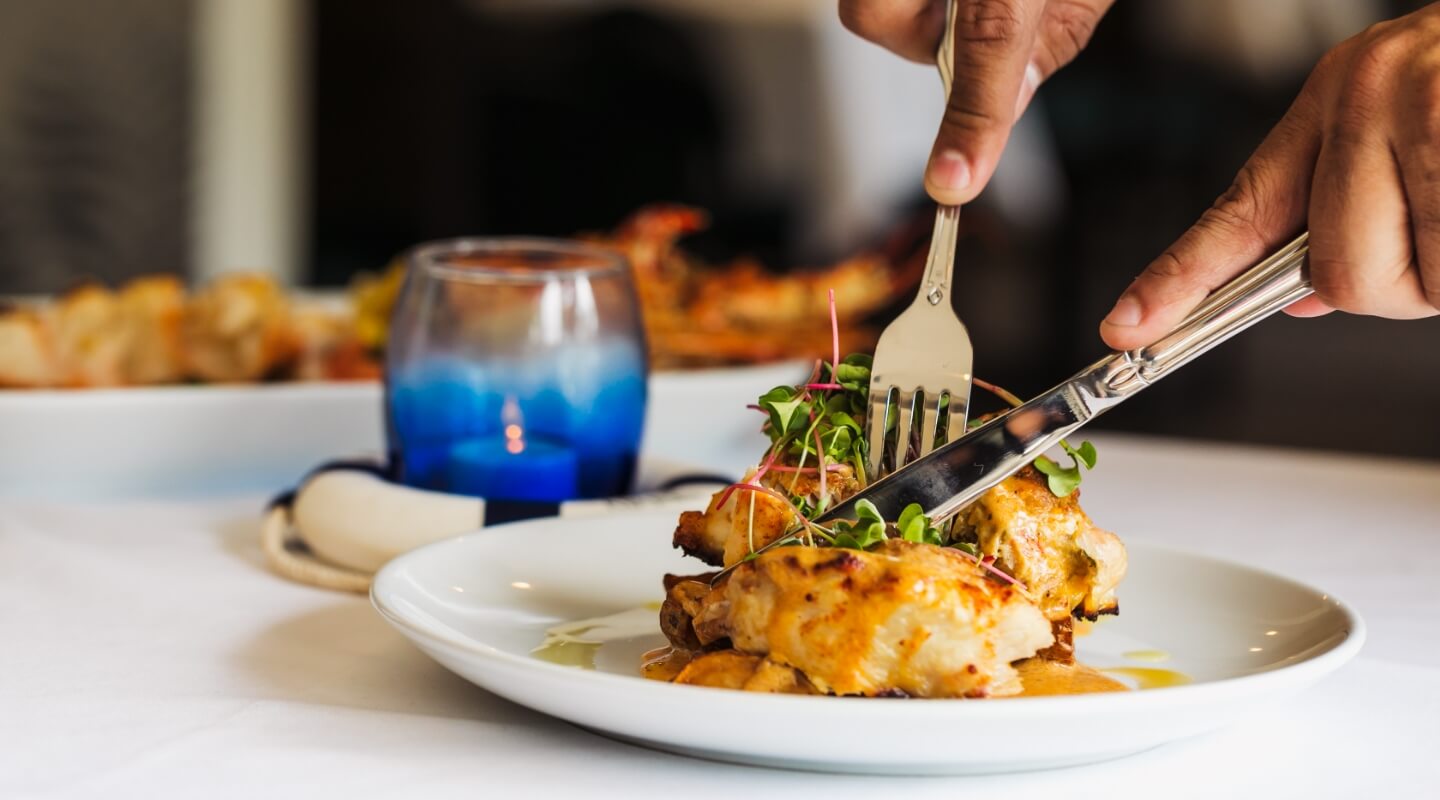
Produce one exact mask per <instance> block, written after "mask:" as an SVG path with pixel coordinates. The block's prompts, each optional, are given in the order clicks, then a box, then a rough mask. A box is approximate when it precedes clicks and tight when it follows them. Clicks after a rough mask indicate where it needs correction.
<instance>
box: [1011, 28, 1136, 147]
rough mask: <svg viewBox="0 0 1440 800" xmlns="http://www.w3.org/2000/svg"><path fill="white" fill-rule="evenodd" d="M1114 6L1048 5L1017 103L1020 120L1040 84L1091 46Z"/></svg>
mask: <svg viewBox="0 0 1440 800" xmlns="http://www.w3.org/2000/svg"><path fill="white" fill-rule="evenodd" d="M1114 4H1115V0H1052V2H1050V3H1047V4H1046V5H1045V11H1044V13H1043V14H1042V15H1041V18H1040V30H1039V33H1038V34H1037V35H1036V37H1035V50H1034V52H1033V53H1031V55H1030V63H1029V65H1028V66H1027V67H1026V68H1025V79H1024V81H1023V82H1022V83H1021V84H1020V97H1019V98H1018V99H1017V101H1016V103H1015V116H1016V118H1017V119H1018V118H1019V117H1020V115H1021V114H1023V113H1025V109H1026V108H1027V107H1029V105H1030V101H1031V100H1032V99H1034V97H1035V91H1036V90H1037V89H1039V88H1040V84H1042V83H1044V82H1045V81H1047V80H1049V79H1050V76H1051V75H1054V74H1055V73H1056V72H1058V71H1060V68H1061V67H1063V66H1065V65H1066V64H1069V63H1070V62H1071V61H1074V60H1075V57H1076V56H1078V55H1080V51H1081V50H1084V49H1085V47H1086V46H1087V45H1089V44H1090V37H1091V36H1093V35H1094V33H1095V26H1096V25H1098V24H1100V19H1101V17H1104V16H1105V12H1107V11H1109V10H1110V6H1112V5H1114Z"/></svg>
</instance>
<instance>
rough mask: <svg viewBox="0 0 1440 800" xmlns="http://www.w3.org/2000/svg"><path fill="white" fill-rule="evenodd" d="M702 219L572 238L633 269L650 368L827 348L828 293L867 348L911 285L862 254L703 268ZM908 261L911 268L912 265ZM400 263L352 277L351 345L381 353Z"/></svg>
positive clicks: (660, 211)
mask: <svg viewBox="0 0 1440 800" xmlns="http://www.w3.org/2000/svg"><path fill="white" fill-rule="evenodd" d="M708 222H709V219H708V216H707V215H706V213H705V212H704V211H702V210H700V209H697V208H691V207H688V206H682V205H674V204H656V205H651V206H646V207H644V208H642V209H640V210H639V211H637V212H635V213H634V214H632V215H631V216H630V217H629V218H628V219H626V220H625V222H623V223H622V224H621V225H620V226H619V227H617V228H616V229H615V231H614V232H612V233H604V234H585V235H582V238H584V239H585V240H587V241H589V242H591V243H594V244H600V245H603V246H606V247H611V248H613V249H615V250H617V251H619V252H620V253H622V254H624V255H625V257H626V258H627V259H628V260H629V262H630V265H631V267H632V269H633V271H634V276H635V284H636V291H637V293H638V294H639V296H640V307H641V311H642V313H643V314H644V318H645V333H646V336H647V337H648V339H649V345H650V359H651V367H652V368H653V369H659V370H668V369H685V368H695V367H711V366H726V365H734V364H759V363H765V362H770V361H782V360H785V359H792V358H813V357H815V356H816V355H817V354H820V353H824V352H828V351H829V348H830V327H829V325H828V324H827V322H826V321H827V320H828V318H829V314H830V310H829V291H830V290H831V289H833V290H834V291H835V304H836V312H837V317H838V322H839V325H840V338H841V342H842V345H843V347H844V348H845V349H846V350H847V351H849V350H868V349H870V348H872V347H873V346H874V344H875V337H876V335H877V329H876V325H875V324H874V322H875V319H876V317H877V316H878V315H881V314H883V313H885V312H886V311H887V310H888V309H889V307H890V306H891V305H892V304H893V303H894V302H895V301H896V299H897V298H899V297H901V296H903V295H905V294H907V293H908V292H909V291H910V290H911V289H912V288H913V287H914V285H915V280H916V279H917V277H918V273H917V272H916V270H915V266H914V264H913V263H912V261H913V259H905V260H896V259H893V258H891V257H889V256H887V255H885V254H882V253H880V252H862V253H859V254H857V255H855V256H852V257H850V258H846V259H843V260H841V261H839V262H837V263H835V264H832V265H829V266H825V267H820V268H810V269H798V270H794V271H788V272H778V271H774V270H770V269H767V268H766V266H765V265H763V264H761V263H760V262H759V261H758V260H757V259H754V258H749V257H742V258H737V259H734V260H731V261H726V262H710V261H706V260H705V259H702V258H700V257H698V256H696V255H695V254H693V253H691V252H689V251H687V250H686V248H685V247H684V245H683V242H682V241H681V240H682V239H683V238H684V237H685V236H687V235H689V234H694V233H698V232H699V231H701V230H703V229H704V228H705V227H706V225H707V224H708ZM917 263H918V262H917ZM404 273H405V264H404V262H403V261H399V260H397V261H395V262H393V263H392V264H391V265H390V266H389V267H388V268H387V269H386V270H385V272H384V273H383V274H381V275H369V274H362V275H361V276H359V277H357V278H356V279H355V281H354V282H353V283H352V285H351V288H350V297H351V301H352V303H353V305H354V308H355V328H356V331H357V332H358V334H359V336H360V338H361V341H363V342H364V343H365V344H366V345H367V346H369V347H372V348H374V349H377V350H378V349H383V347H384V344H385V338H386V323H387V320H388V319H389V316H390V309H391V308H392V306H393V305H394V303H395V299H396V297H397V296H398V295H399V291H400V285H401V283H402V282H403V280H404Z"/></svg>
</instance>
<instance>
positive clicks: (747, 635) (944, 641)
mask: <svg viewBox="0 0 1440 800" xmlns="http://www.w3.org/2000/svg"><path fill="white" fill-rule="evenodd" d="M693 625H694V630H695V632H696V633H697V637H698V639H699V640H700V641H701V642H702V643H703V642H705V641H707V640H710V641H714V640H716V639H718V638H719V637H720V636H721V635H722V634H723V635H724V636H725V637H728V638H729V640H730V641H731V642H732V643H733V646H734V648H735V649H736V650H739V651H740V652H742V653H748V654H750V655H753V656H764V657H766V658H768V659H769V660H770V661H773V662H775V663H777V664H782V665H785V666H789V667H793V668H795V669H797V670H799V671H800V672H801V673H803V674H804V676H805V678H806V679H808V680H809V682H810V683H811V684H813V685H814V686H815V687H816V688H817V689H818V690H820V691H822V692H825V693H829V694H841V695H866V696H895V695H903V696H911V697H984V696H992V695H1008V694H1015V693H1017V692H1019V691H1020V690H1021V685H1020V681H1019V677H1018V676H1017V674H1016V672H1015V670H1014V668H1013V667H1011V662H1013V661H1016V660H1019V659H1022V658H1026V657H1029V656H1031V655H1034V654H1035V652H1036V651H1037V650H1040V649H1041V648H1044V647H1046V646H1048V645H1049V644H1050V643H1051V641H1052V639H1051V633H1050V623H1049V622H1048V621H1047V620H1046V619H1045V617H1044V616H1043V615H1042V614H1041V613H1040V612H1039V610H1037V609H1036V608H1035V606H1033V605H1031V604H1030V603H1029V602H1027V601H1026V600H1025V598H1024V597H1023V596H1022V595H1021V593H1020V592H1019V591H1017V590H1016V589H1015V588H1013V587H1011V586H1008V585H1004V584H1001V583H999V582H996V581H994V580H990V579H988V578H986V577H984V573H983V572H982V571H981V570H980V568H979V567H978V566H977V565H976V563H975V562H974V561H972V560H970V559H969V558H967V557H966V556H965V555H964V554H962V553H959V552H957V551H955V550H951V549H947V548H942V547H936V546H933V545H926V544H913V543H910V542H905V541H899V540H894V539H892V540H889V541H886V542H884V543H882V544H881V545H879V546H878V547H877V548H876V549H874V550H873V551H869V552H865V551H858V550H848V549H836V548H814V547H783V548H779V549H776V550H771V551H769V552H767V553H764V554H762V555H760V556H759V557H758V558H755V559H753V560H751V561H748V562H746V563H744V564H741V565H740V566H739V567H738V568H737V569H736V570H735V571H734V572H733V573H732V574H731V575H730V576H729V578H728V579H726V580H725V581H724V582H723V583H722V585H721V586H720V587H717V589H716V590H715V591H714V592H711V593H710V594H709V595H707V596H706V598H705V599H704V600H703V601H702V608H701V610H700V613H699V614H698V615H697V616H696V618H695V620H694V623H693Z"/></svg>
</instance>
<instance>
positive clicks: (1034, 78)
mask: <svg viewBox="0 0 1440 800" xmlns="http://www.w3.org/2000/svg"><path fill="white" fill-rule="evenodd" d="M1039 90H1040V68H1039V67H1037V66H1035V64H1034V63H1031V64H1030V65H1029V66H1027V67H1025V79H1024V80H1023V81H1021V82H1020V96H1019V97H1017V98H1015V116H1016V118H1019V116H1020V115H1021V114H1022V113H1024V111H1025V108H1026V106H1029V105H1030V101H1031V100H1032V99H1034V97H1035V92H1037V91H1039Z"/></svg>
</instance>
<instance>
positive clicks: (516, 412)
mask: <svg viewBox="0 0 1440 800" xmlns="http://www.w3.org/2000/svg"><path fill="white" fill-rule="evenodd" d="M500 421H501V422H502V423H504V425H505V452H507V453H513V454H519V453H523V452H525V428H524V427H523V426H522V424H521V423H523V422H524V421H525V418H524V417H523V416H521V414H520V404H519V403H518V402H516V401H515V396H514V395H506V396H505V404H504V405H503V406H501V407H500Z"/></svg>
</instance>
